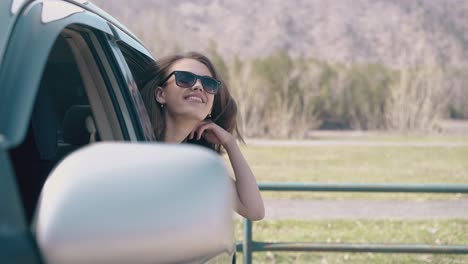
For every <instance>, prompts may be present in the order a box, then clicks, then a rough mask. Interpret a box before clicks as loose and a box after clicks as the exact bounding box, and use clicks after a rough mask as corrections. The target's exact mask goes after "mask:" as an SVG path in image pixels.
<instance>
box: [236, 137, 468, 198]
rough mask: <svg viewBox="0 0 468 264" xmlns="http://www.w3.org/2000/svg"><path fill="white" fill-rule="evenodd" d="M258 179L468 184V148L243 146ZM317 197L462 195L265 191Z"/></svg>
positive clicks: (439, 195) (276, 194) (267, 194)
mask: <svg viewBox="0 0 468 264" xmlns="http://www.w3.org/2000/svg"><path fill="white" fill-rule="evenodd" d="M242 151H243V153H244V155H245V157H246V159H247V161H248V162H249V164H250V166H251V168H252V170H253V172H254V174H255V176H256V177H257V180H258V181H259V182H262V181H267V182H320V183H461V184H468V146H460V147H411V146H385V147H375V146H370V147H369V146H317V147H278V146H275V147H265V146H252V145H246V146H242ZM263 195H264V197H274V198H297V199H302V198H313V199H350V198H351V199H458V198H460V197H466V195H464V196H461V195H458V194H449V195H443V194H401V193H380V194H369V193H367V194H365V193H364V194H362V193H304V192H283V193H278V192H275V193H270V192H264V194H263Z"/></svg>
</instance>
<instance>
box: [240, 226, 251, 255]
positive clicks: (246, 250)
mask: <svg viewBox="0 0 468 264" xmlns="http://www.w3.org/2000/svg"><path fill="white" fill-rule="evenodd" d="M242 251H243V252H242V253H243V254H244V264H251V263H252V221H250V220H249V219H244V241H243V246H242Z"/></svg>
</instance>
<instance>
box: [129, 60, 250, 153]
mask: <svg viewBox="0 0 468 264" xmlns="http://www.w3.org/2000/svg"><path fill="white" fill-rule="evenodd" d="M182 59H194V60H197V61H199V62H200V63H202V64H203V65H205V66H206V67H207V68H208V70H209V71H210V73H211V75H212V77H213V78H215V79H217V80H219V81H220V82H221V85H220V87H219V91H218V93H217V94H216V95H215V97H214V101H213V109H212V112H211V116H212V117H211V120H212V121H213V122H214V123H216V124H217V125H219V126H220V127H222V128H224V129H225V130H226V131H228V132H229V133H231V134H233V135H235V136H236V137H237V138H238V139H240V140H241V141H242V142H243V138H242V135H241V133H240V131H239V129H238V126H237V104H236V102H235V101H234V98H232V96H231V94H230V93H229V90H228V87H227V85H226V83H225V82H224V81H223V79H222V77H221V76H220V75H219V74H218V72H217V71H216V69H215V67H214V65H213V63H212V62H211V61H210V60H209V59H208V58H207V57H206V56H204V55H203V54H200V53H198V52H188V53H184V54H174V55H170V56H166V57H163V58H161V59H159V60H157V61H156V62H154V63H153V64H150V65H149V66H148V68H147V69H146V71H145V77H144V79H143V80H141V81H140V82H139V85H138V87H142V89H141V95H142V97H143V101H144V103H145V106H146V109H147V111H148V115H149V117H150V120H151V123H152V124H153V129H154V134H155V136H156V140H157V141H162V140H164V137H165V135H164V132H165V130H166V120H165V118H164V111H165V109H164V108H162V107H161V104H160V103H159V102H157V101H156V100H155V97H154V93H155V89H156V88H157V87H158V86H159V85H160V84H161V81H162V80H163V79H164V78H165V77H166V76H167V75H168V74H169V72H168V71H169V69H170V68H171V66H172V65H173V64H174V63H176V62H177V61H179V60H182ZM186 142H187V143H191V144H196V145H202V146H205V147H208V148H210V149H212V150H214V151H216V152H217V153H220V154H221V153H222V152H223V151H222V146H221V145H218V144H211V143H209V142H208V141H206V140H205V139H204V138H203V137H202V138H201V139H200V140H188V139H187V140H186Z"/></svg>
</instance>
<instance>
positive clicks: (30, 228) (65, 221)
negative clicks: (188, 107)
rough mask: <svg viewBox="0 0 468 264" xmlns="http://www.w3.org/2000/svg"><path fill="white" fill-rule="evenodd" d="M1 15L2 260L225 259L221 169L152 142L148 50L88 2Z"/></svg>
mask: <svg viewBox="0 0 468 264" xmlns="http://www.w3.org/2000/svg"><path fill="white" fill-rule="evenodd" d="M0 14H1V16H0V83H1V86H0V91H1V95H2V97H1V99H0V100H1V103H0V120H1V121H0V169H1V174H0V263H181V262H184V263H185V262H189V263H211V262H216V263H226V262H229V263H230V262H231V260H232V257H233V254H234V252H235V242H234V238H233V217H232V199H231V198H232V193H231V192H232V190H231V187H230V183H229V178H228V171H227V169H226V168H225V165H224V162H223V160H222V159H220V158H219V156H218V155H216V154H215V153H214V152H212V151H210V150H207V149H202V148H201V147H197V146H190V145H186V144H185V145H170V144H161V143H157V142H154V134H153V129H152V126H151V122H150V120H149V118H148V115H147V112H146V109H145V107H144V104H143V101H142V99H141V95H140V93H139V89H138V85H137V83H138V80H140V79H141V78H142V77H143V72H144V69H145V67H146V66H147V65H148V64H151V63H153V62H154V61H155V59H154V57H153V56H152V54H151V52H149V50H148V49H147V48H146V47H145V46H144V45H143V44H142V43H141V42H140V41H139V40H138V38H137V37H135V36H134V35H133V34H132V33H131V32H130V31H129V30H128V29H126V28H125V26H123V25H122V24H121V23H119V21H117V20H116V19H114V18H113V17H111V16H110V15H108V14H107V13H106V12H104V11H103V10H101V9H100V8H98V7H97V6H95V5H93V4H92V3H91V2H89V1H83V0H81V1H79V0H75V1H73V0H64V1H57V0H55V1H52V0H42V1H39V0H35V1H28V0H6V1H5V0H4V1H1V2H0Z"/></svg>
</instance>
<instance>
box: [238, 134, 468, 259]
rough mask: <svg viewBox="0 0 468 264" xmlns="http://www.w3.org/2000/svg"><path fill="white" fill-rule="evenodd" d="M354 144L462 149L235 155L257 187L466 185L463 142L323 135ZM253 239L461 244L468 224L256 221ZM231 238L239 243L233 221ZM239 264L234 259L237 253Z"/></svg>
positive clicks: (282, 150) (248, 150)
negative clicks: (286, 184)
mask: <svg viewBox="0 0 468 264" xmlns="http://www.w3.org/2000/svg"><path fill="white" fill-rule="evenodd" d="M321 140H324V141H326V140H353V141H354V142H371V141H375V140H378V141H382V140H383V141H384V142H395V143H401V142H408V140H410V141H411V142H418V143H421V142H422V143H425V142H427V143H431V142H450V143H454V142H455V143H457V142H460V143H464V144H465V145H464V146H457V147H450V146H424V147H421V146H419V147H416V146H385V147H380V146H364V145H365V144H363V146H359V144H358V145H356V146H337V145H330V146H308V147H297V146H294V147H290V146H289V147H288V146H275V147H271V146H255V145H244V146H242V151H243V153H244V155H245V157H246V159H247V160H248V162H249V164H250V166H251V168H252V170H253V172H254V174H255V175H256V177H257V179H258V181H259V182H314V183H318V182H320V183H454V184H468V146H466V143H467V142H468V140H467V138H463V137H459V138H455V137H452V138H447V137H443V138H439V137H426V138H420V137H414V138H411V137H401V136H391V137H385V138H382V137H379V136H377V137H372V136H371V137H367V138H362V137H359V138H358V139H357V140H356V139H355V138H349V137H346V138H342V137H340V136H339V135H337V136H331V137H330V136H327V137H325V138H321ZM263 196H264V197H265V198H268V197H271V198H293V199H304V198H306V199H365V200H368V199H369V200H375V199H385V200H400V199H412V200H424V199H459V198H467V197H468V195H459V194H401V193H380V194H368V193H367V194H362V193H304V192H283V193H278V192H275V193H274V192H263ZM253 234H254V240H257V241H265V242H267V241H268V242H278V241H282V242H332V243H337V242H338V243H339V242H348V243H353V242H355V243H372V242H374V243H378V242H380V243H418V244H423V243H424V244H426V243H427V244H468V220H467V219H447V220H420V221H414V220H412V221H410V220H408V221H402V220H359V221H358V220H321V221H316V220H314V221H312V220H311V221H298V220H282V221H260V222H258V223H255V224H254V233H253ZM236 238H237V239H238V240H242V227H241V221H237V226H236ZM237 257H238V259H239V261H238V263H242V254H238V255H237ZM253 263H321V264H323V263H468V256H463V255H432V254H424V255H420V254H377V253H305V252H291V253H283V252H262V253H254V262H253Z"/></svg>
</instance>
